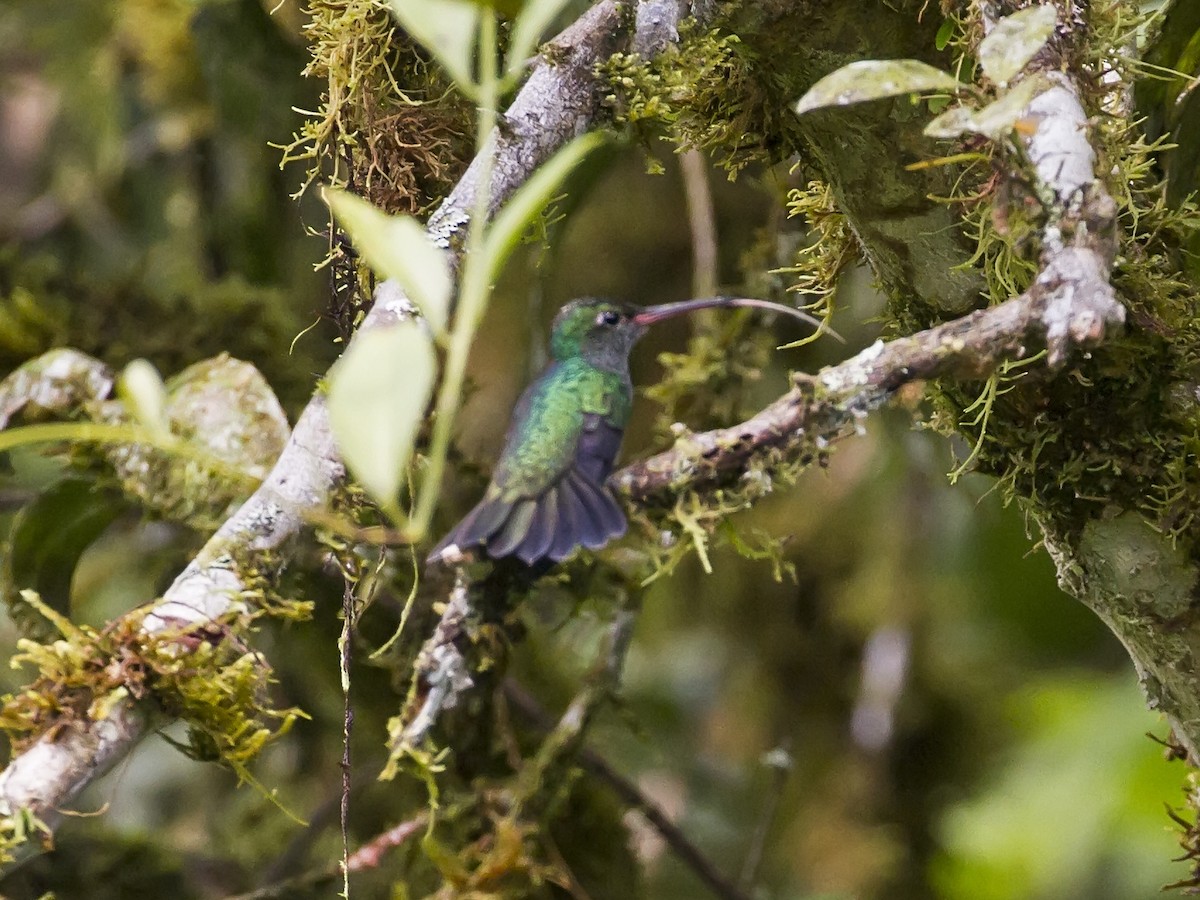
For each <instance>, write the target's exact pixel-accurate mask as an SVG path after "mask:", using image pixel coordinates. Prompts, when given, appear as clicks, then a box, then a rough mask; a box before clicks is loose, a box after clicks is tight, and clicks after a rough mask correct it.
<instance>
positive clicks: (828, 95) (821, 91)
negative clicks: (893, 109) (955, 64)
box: [796, 59, 962, 115]
mask: <svg viewBox="0 0 1200 900" xmlns="http://www.w3.org/2000/svg"><path fill="white" fill-rule="evenodd" d="M961 87H962V84H961V83H960V82H959V81H958V79H957V78H955V77H954V76H953V75H951V74H950V73H949V72H943V71H942V70H941V69H935V68H934V67H933V66H930V65H926V64H925V63H923V62H921V61H920V60H916V59H864V60H860V61H858V62H852V63H850V65H848V66H842V68H840V69H837V70H836V71H833V72H830V73H829V74H828V75H826V76H825V77H824V78H822V79H821V80H820V81H818V82H817V83H816V84H814V85H813V86H812V87H811V88H809V89H808V93H806V94H805V95H804V96H803V97H801V98H800V101H799V102H798V103H797V104H796V112H797V113H799V114H801V115H803V114H804V113H806V112H810V111H812V110H814V109H825V108H827V107H830V106H849V105H850V104H852V103H863V102H865V101H867V100H879V99H882V98H884V97H899V96H902V95H904V94H916V93H924V92H925V91H957V90H958V89H959V88H961Z"/></svg>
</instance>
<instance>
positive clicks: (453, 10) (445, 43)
mask: <svg viewBox="0 0 1200 900" xmlns="http://www.w3.org/2000/svg"><path fill="white" fill-rule="evenodd" d="M390 4H391V7H392V12H393V13H394V14H395V16H396V18H397V19H399V20H400V24H401V25H403V26H404V30H405V31H407V32H408V33H409V36H411V37H412V39H413V40H414V41H416V42H417V43H418V44H420V45H421V46H422V47H424V48H425V49H426V50H428V51H429V52H430V54H432V56H433V58H434V59H436V60H437V61H438V62H439V63H441V65H442V68H444V69H445V70H446V73H447V74H448V75H449V76H450V77H451V78H453V79H454V82H455V83H456V84H457V85H458V86H459V87H460V88H461V89H462V90H463V92H464V93H465V94H467V95H468V96H473V95H474V93H475V91H474V88H475V77H474V74H473V69H474V66H473V63H474V61H475V46H476V44H477V43H478V40H479V16H480V9H479V7H478V6H476V5H475V4H474V3H470V2H467V0H390Z"/></svg>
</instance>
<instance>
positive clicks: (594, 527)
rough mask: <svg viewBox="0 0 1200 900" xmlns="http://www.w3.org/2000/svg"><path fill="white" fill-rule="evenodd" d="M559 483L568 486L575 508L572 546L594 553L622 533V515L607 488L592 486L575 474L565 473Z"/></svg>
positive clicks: (623, 530)
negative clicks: (582, 547)
mask: <svg viewBox="0 0 1200 900" xmlns="http://www.w3.org/2000/svg"><path fill="white" fill-rule="evenodd" d="M562 483H563V484H566V485H568V488H569V491H570V496H571V498H572V500H573V502H574V504H575V510H574V512H575V515H574V521H575V523H576V533H575V536H574V543H575V544H582V545H583V546H585V547H587V548H588V549H589V550H595V549H597V548H598V547H603V546H604V545H605V544H607V543H608V542H609V541H610V540H612V539H613V538H616V537H620V536H621V535H623V534H624V533H625V528H626V522H625V514H624V513H623V512H621V507H619V506H617V501H616V500H614V499H613V496H612V494H610V493H609V492H608V489H607V488H603V487H600V486H599V485H596V484H593V483H592V482H591V481H589V480H588V479H587V478H585V477H584V476H582V475H581V474H580V473H578V472H576V471H571V472H568V473H567V475H566V477H565V478H563V482H562Z"/></svg>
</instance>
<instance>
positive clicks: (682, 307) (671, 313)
mask: <svg viewBox="0 0 1200 900" xmlns="http://www.w3.org/2000/svg"><path fill="white" fill-rule="evenodd" d="M744 307H752V308H754V309H766V310H770V311H771V312H776V313H779V314H781V315H785V316H791V317H792V318H793V319H799V320H800V321H801V322H806V323H807V324H809V325H811V326H812V327H813V328H816V329H817V330H818V331H824V332H827V333H829V334H832V335H833V336H834V337H838V335H837V334H836V333H835V332H833V331H832V330H831V329H830V328H829V326H828V325H826V324H825V323H824V322H822V321H821V320H820V319H818V318H817V317H816V316H812V315H809V314H808V313H806V312H804V310H801V309H796V308H795V307H792V306H784V305H783V304H782V303H772V302H771V301H770V300H759V299H757V298H755V297H705V298H702V299H699V300H680V301H679V302H677V303H660V304H658V305H657V306H646V307H643V308H642V309H641V310H639V311H638V312H637V313H635V314H634V316H633V322H634V324H635V325H653V324H654V323H655V322H661V321H663V319H670V318H673V317H675V316H682V315H685V314H687V313H692V312H696V311H697V310H701V309H740V308H744ZM838 339H839V340H841V338H840V337H839V338H838Z"/></svg>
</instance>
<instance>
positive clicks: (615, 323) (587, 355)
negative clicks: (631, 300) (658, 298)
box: [550, 297, 646, 372]
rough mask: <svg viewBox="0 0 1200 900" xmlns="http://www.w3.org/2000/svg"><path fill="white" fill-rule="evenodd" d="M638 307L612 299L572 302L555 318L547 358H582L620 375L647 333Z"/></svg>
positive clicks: (588, 298) (589, 299)
mask: <svg viewBox="0 0 1200 900" xmlns="http://www.w3.org/2000/svg"><path fill="white" fill-rule="evenodd" d="M637 314H638V308H637V307H635V306H630V305H629V304H627V303H617V302H614V301H612V300H597V299H596V298H594V297H585V298H584V299H582V300H572V301H571V302H570V303H568V304H567V305H566V306H564V307H563V308H562V309H561V310H559V313H558V315H557V316H555V317H554V325H553V326H551V332H550V355H551V356H553V357H554V358H555V359H556V360H558V361H559V362H562V361H563V360H567V359H571V358H572V357H582V358H583V359H585V360H587V361H588V362H589V363H591V364H592V365H593V366H595V367H596V368H598V369H606V370H608V371H611V372H623V371H625V370H626V368H627V367H628V365H629V351H630V350H631V349H632V348H633V345H634V343H635V342H636V341H637V339H638V338H640V337H641V336H642V335H643V334H644V333H645V331H646V324H643V323H641V322H639V321H638V319H637Z"/></svg>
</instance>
